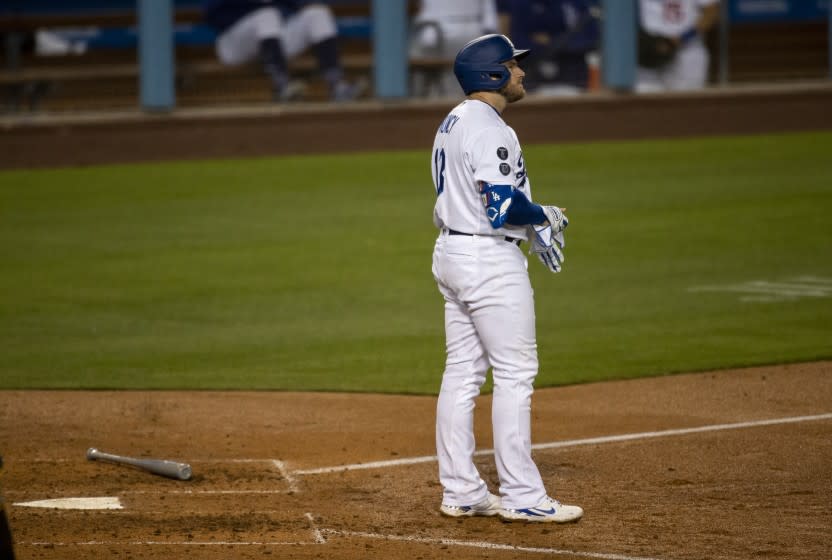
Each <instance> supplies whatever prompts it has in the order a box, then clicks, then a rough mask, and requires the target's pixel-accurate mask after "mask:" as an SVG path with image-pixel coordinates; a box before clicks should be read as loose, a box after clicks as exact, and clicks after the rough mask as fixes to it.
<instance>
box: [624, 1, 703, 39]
mask: <svg viewBox="0 0 832 560" xmlns="http://www.w3.org/2000/svg"><path fill="white" fill-rule="evenodd" d="M718 1H719V0H640V4H639V8H640V17H641V26H642V27H643V28H644V29H645V30H647V31H649V32H650V33H652V34H654V35H663V36H665V37H678V36H680V35H682V34H683V33H685V32H686V31H689V30H691V29H693V28H694V27H695V26H696V22H697V21H698V20H699V14H700V13H701V10H702V8H703V7H705V6H709V5H711V4H715V3H716V2H718Z"/></svg>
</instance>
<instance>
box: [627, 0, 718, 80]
mask: <svg viewBox="0 0 832 560" xmlns="http://www.w3.org/2000/svg"><path fill="white" fill-rule="evenodd" d="M718 18H719V0H639V24H640V26H641V29H642V30H644V31H645V32H646V33H647V34H649V35H654V36H658V37H664V38H667V39H670V41H671V42H672V45H673V46H674V47H675V54H674V55H673V57H672V58H671V60H670V62H668V63H666V64H664V65H662V66H659V67H655V68H648V67H646V66H644V65H643V64H639V67H638V73H637V77H636V91H637V92H642V93H649V92H656V91H667V90H669V91H681V90H691V89H701V88H704V87H705V83H706V82H707V78H708V64H709V56H708V49H707V48H705V43H704V41H703V40H702V38H703V37H704V36H705V34H706V33H707V32H708V30H709V29H710V28H711V27H713V25H714V24H715V23H716V21H717V19H718ZM640 40H643V39H640Z"/></svg>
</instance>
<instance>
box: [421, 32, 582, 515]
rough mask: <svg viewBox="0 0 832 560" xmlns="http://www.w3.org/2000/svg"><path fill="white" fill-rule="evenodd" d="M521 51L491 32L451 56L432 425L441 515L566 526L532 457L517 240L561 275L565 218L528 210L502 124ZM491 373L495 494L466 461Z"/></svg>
mask: <svg viewBox="0 0 832 560" xmlns="http://www.w3.org/2000/svg"><path fill="white" fill-rule="evenodd" d="M528 52H529V51H527V50H516V49H515V48H514V45H513V44H512V43H511V41H510V40H509V39H508V38H507V37H505V36H504V35H496V34H492V35H484V36H482V37H479V38H477V39H474V40H473V41H471V42H469V43H468V44H466V45H465V46H464V47H463V48H462V50H460V51H459V53H458V54H457V56H456V59H455V61H454V73H455V74H456V77H457V79H458V81H459V83H460V85H461V86H462V89H463V91H464V92H465V94H466V96H467V97H466V99H465V100H464V101H462V103H460V104H459V105H457V106H456V107H454V108H453V109H452V110H451V112H450V113H449V114H448V115H447V116H446V117H445V119H444V120H443V121H442V123H441V124H440V125H439V129H438V131H437V133H436V139H435V140H434V144H433V152H432V153H431V167H432V175H433V183H434V186H435V188H436V205H435V208H434V214H433V221H434V224H435V225H436V227H437V228H439V237H438V238H437V240H436V244H435V246H434V252H433V275H434V278H435V279H436V282H437V285H438V287H439V291H440V293H441V294H442V295H443V296H444V298H445V337H446V351H447V359H446V362H445V372H444V374H443V377H442V387H441V389H440V393H439V400H438V403H437V417H436V447H437V452H438V456H439V479H440V482H441V483H442V487H443V489H444V491H443V500H442V505H441V507H440V512H441V513H442V514H444V515H446V516H450V517H470V516H474V515H484V516H494V515H498V516H500V518H502V519H503V520H505V521H533V522H541V521H542V522H547V521H548V522H551V521H554V522H560V523H563V522H568V521H576V520H578V519H579V518H580V517H581V516H582V515H583V510H582V509H581V508H580V507H577V506H568V505H563V504H561V503H560V502H558V501H557V500H555V499H553V498H550V497H549V496H548V494H547V492H546V489H545V488H544V485H543V481H542V479H541V477H540V473H539V472H538V470H537V466H536V465H535V464H534V462H533V461H532V457H531V433H530V432H531V420H530V412H531V395H532V390H533V387H532V384H533V381H534V378H535V376H536V375H537V365H538V364H537V343H536V340H535V316H534V298H533V295H532V287H531V284H530V282H529V277H528V272H527V261H526V258H525V256H524V255H523V252H522V250H521V248H520V244H521V243H522V242H523V241H527V240H530V242H531V249H530V250H531V252H532V253H534V254H536V255H537V256H538V257H539V258H540V260H541V261H542V262H543V263H544V264H545V265H546V266H547V268H548V269H549V270H551V271H552V272H559V271H560V270H561V264H562V263H563V253H562V251H561V249H562V248H563V245H564V237H563V230H564V228H565V227H566V226H567V224H568V220H567V219H566V216H564V214H563V212H562V210H563V209H561V208H558V207H556V206H540V205H538V204H535V203H533V202H531V183H530V181H529V177H528V175H527V174H526V166H525V162H524V160H523V152H522V150H521V149H520V144H519V142H518V140H517V135H516V134H515V133H514V130H512V129H511V128H510V127H509V126H508V125H506V123H505V122H504V121H503V119H502V116H501V115H502V113H503V111H504V109H505V108H506V106H507V105H508V104H509V103H513V102H515V101H518V100H520V99H522V98H523V96H524V95H525V89H524V88H523V76H524V73H523V70H521V68H520V67H519V66H518V63H517V61H518V60H520V59H522V58H523V57H525V56H526V55H527V54H528ZM489 367H490V368H491V370H492V375H493V378H494V396H493V411H492V425H493V431H494V450H495V460H496V464H497V473H498V475H499V478H500V494H501V497H497V496H495V495H494V494H492V493H491V492H489V490H488V488H487V487H486V484H485V482H484V481H483V480H482V478H481V477H480V475H479V473H478V472H477V468H476V467H475V466H474V462H473V453H474V448H475V442H474V433H473V414H474V400H475V398H476V397H477V395H479V392H480V387H481V386H482V384H483V383H484V382H485V376H486V373H487V370H488V369H489Z"/></svg>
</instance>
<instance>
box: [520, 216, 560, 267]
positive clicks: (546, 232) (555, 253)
mask: <svg viewBox="0 0 832 560" xmlns="http://www.w3.org/2000/svg"><path fill="white" fill-rule="evenodd" d="M531 229H532V233H533V235H532V236H531V239H532V244H531V248H530V250H529V252H530V253H534V254H536V255H537V258H539V259H540V262H542V263H543V265H544V266H545V267H546V268H548V269H549V270H550V271H551V272H555V273H557V272H560V271H561V268H562V265H563V261H564V260H566V257H564V256H563V251H562V249H563V248H564V247H565V246H566V239H564V237H563V231H558V232H557V233H552V226H551V225H549V224H548V223H547V224H538V225H535V226H532V228H531Z"/></svg>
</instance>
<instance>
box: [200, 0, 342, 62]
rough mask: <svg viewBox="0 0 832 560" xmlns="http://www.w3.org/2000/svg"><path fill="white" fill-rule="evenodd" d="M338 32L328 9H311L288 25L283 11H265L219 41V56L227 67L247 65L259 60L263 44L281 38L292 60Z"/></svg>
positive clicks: (248, 17) (240, 23) (242, 21)
mask: <svg viewBox="0 0 832 560" xmlns="http://www.w3.org/2000/svg"><path fill="white" fill-rule="evenodd" d="M337 33H338V28H337V26H336V23H335V17H334V16H333V15H332V12H331V11H330V10H329V9H328V8H327V7H325V6H318V5H312V6H307V7H306V8H303V9H302V10H301V11H299V12H297V13H296V14H293V15H292V16H291V17H290V18H288V19H287V20H286V21H285V22H284V20H283V16H282V15H281V14H280V11H279V10H277V9H275V8H261V9H259V10H255V11H253V12H251V13H250V14H248V15H246V16H245V17H243V18H242V19H240V21H238V22H237V23H235V24H234V25H232V26H231V27H229V28H228V29H227V30H226V31H225V32H224V33H223V34H222V35H220V36H219V37H218V38H217V45H216V50H217V57H218V58H219V59H220V61H221V62H222V63H223V64H228V65H238V64H245V63H247V62H251V61H252V60H255V59H256V58H257V55H258V52H259V48H260V41H262V40H263V39H270V38H277V39H280V43H281V45H283V54H284V56H286V58H287V59H290V58H293V57H295V56H297V55H299V54H300V53H302V52H303V51H304V50H306V49H307V48H308V47H310V46H311V45H315V44H317V43H320V42H321V41H324V40H326V39H329V38H330V37H334V36H335V35H336V34H337Z"/></svg>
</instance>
